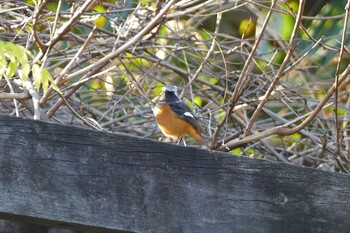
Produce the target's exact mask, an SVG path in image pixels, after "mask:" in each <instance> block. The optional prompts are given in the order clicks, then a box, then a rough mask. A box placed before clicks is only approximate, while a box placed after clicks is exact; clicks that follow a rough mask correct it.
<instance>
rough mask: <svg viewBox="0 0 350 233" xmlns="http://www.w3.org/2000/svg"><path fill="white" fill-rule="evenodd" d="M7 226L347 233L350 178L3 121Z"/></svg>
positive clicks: (1, 206) (1, 194)
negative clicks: (9, 222)
mask: <svg viewBox="0 0 350 233" xmlns="http://www.w3.org/2000/svg"><path fill="white" fill-rule="evenodd" d="M0 148H1V149H0V218H3V219H15V220H22V221H30V222H34V223H41V224H46V225H59V226H64V227H72V228H79V229H85V230H89V231H93V230H94V229H95V230H98V231H99V232H103V231H107V232H119V231H126V232H128V231H130V232H164V233H166V232H243V233H244V232H247V233H248V232H249V233H251V232H278V233H279V232H327V233H329V232H347V231H349V229H350V221H349V220H348V219H349V218H350V211H349V209H350V181H349V180H350V179H349V176H347V175H343V174H337V173H331V172H324V171H318V170H314V169H308V168H301V167H297V166H292V165H286V164H281V163H272V162H269V161H264V160H258V159H249V158H245V157H237V156H232V155H230V154H224V153H217V157H218V159H217V160H215V159H213V156H212V155H211V154H210V153H209V152H207V151H205V150H200V149H196V148H191V147H187V148H186V147H181V146H176V145H171V144H167V143H162V142H157V141H152V140H148V139H142V138H138V137H130V136H126V135H122V134H110V133H103V132H96V131H92V130H88V129H82V128H77V127H70V126H64V125H58V124H48V123H44V122H40V121H33V120H25V119H18V118H11V117H7V116H0Z"/></svg>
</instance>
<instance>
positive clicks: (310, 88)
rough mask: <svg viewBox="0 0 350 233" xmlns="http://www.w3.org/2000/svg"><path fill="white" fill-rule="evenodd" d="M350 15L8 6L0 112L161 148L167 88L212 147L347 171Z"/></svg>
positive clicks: (329, 8)
mask: <svg viewBox="0 0 350 233" xmlns="http://www.w3.org/2000/svg"><path fill="white" fill-rule="evenodd" d="M347 4H348V1H346V0H337V1H326V0H318V1H315V0H300V1H287V0H284V1H282V0H279V1H277V0H272V1H260V0H258V1H248V0H241V1H238V0H228V1H218V0H207V1H200V0H182V1H175V0H168V1H115V0H108V1H107V0H106V1H96V0H86V1H85V0H82V1H68V0H66V1H63V0H59V1H45V0H37V1H34V0H33V1H29V0H28V1H14V0H12V1H6V2H2V3H0V76H1V77H2V79H1V80H0V113H1V114H8V115H17V116H22V117H27V118H34V119H41V120H45V121H55V122H59V123H61V124H70V125H78V126H84V127H91V128H93V129H94V130H104V131H108V132H118V133H126V134H129V135H137V136H141V137H145V138H151V139H155V140H157V139H158V138H160V137H161V133H160V131H159V130H158V129H157V127H156V124H155V119H154V117H153V114H152V110H151V106H152V104H153V102H152V100H154V99H155V98H156V97H157V95H159V93H160V91H161V87H162V86H164V85H166V84H171V85H176V86H178V88H179V92H180V94H181V97H182V98H183V101H184V102H186V103H187V104H188V105H189V106H190V107H191V108H192V109H193V111H194V112H195V113H196V115H197V116H198V118H199V119H200V121H201V123H202V125H203V128H204V129H205V131H206V132H207V135H206V138H207V140H208V142H210V144H211V145H212V147H213V149H215V150H221V151H227V152H229V155H245V156H250V157H256V158H264V159H269V160H278V161H282V162H285V163H293V164H298V165H303V166H309V167H314V168H319V169H325V170H331V171H340V172H346V173H347V172H348V171H349V169H350V157H349V136H348V133H349V131H348V121H349V118H348V112H349V105H350V102H349V96H348V86H349V85H350V82H349V79H347V77H348V75H349V72H350V67H349V51H348V45H349V39H348V37H347V35H348V34H347V33H348V32H349V30H348V14H349V11H348V10H349V8H346V6H347ZM91 140H94V139H91ZM188 142H189V144H196V142H194V141H191V139H188Z"/></svg>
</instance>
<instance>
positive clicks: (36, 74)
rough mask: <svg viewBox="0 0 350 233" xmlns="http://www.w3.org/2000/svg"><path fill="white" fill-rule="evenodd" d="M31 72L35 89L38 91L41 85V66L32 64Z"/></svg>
mask: <svg viewBox="0 0 350 233" xmlns="http://www.w3.org/2000/svg"><path fill="white" fill-rule="evenodd" d="M32 74H33V80H34V85H35V87H36V90H37V91H39V90H40V86H41V68H40V67H39V65H38V64H34V65H33V67H32Z"/></svg>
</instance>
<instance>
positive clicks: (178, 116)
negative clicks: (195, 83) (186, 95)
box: [153, 85, 212, 152]
mask: <svg viewBox="0 0 350 233" xmlns="http://www.w3.org/2000/svg"><path fill="white" fill-rule="evenodd" d="M153 114H154V116H155V118H156V121H157V125H158V127H159V129H160V130H161V131H162V133H163V134H164V135H165V136H166V137H169V138H171V139H174V140H178V141H180V140H181V139H183V137H185V136H190V137H192V138H194V139H196V140H197V141H199V142H200V143H202V144H203V145H205V146H206V147H207V148H208V149H209V151H210V152H212V150H211V148H210V146H209V144H208V143H207V142H206V141H205V139H204V138H203V136H202V133H203V129H202V128H201V126H200V124H199V121H198V119H197V118H196V117H195V115H194V114H193V112H192V110H191V109H190V108H189V107H188V106H187V105H186V104H185V103H183V102H182V101H181V100H180V98H179V97H178V95H177V87H176V86H173V85H166V86H164V87H163V88H162V94H161V96H160V98H159V100H158V102H157V103H156V105H155V107H154V108H153Z"/></svg>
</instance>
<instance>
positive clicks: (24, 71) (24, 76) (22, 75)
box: [18, 63, 30, 81]
mask: <svg viewBox="0 0 350 233" xmlns="http://www.w3.org/2000/svg"><path fill="white" fill-rule="evenodd" d="M29 72H30V65H29V64H28V63H27V64H24V65H23V64H22V68H21V69H20V70H18V75H19V77H20V79H21V80H22V81H26V80H27V78H28V74H29Z"/></svg>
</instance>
